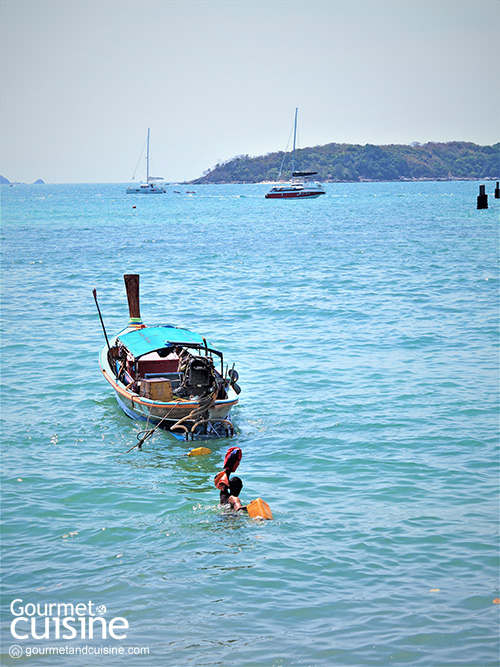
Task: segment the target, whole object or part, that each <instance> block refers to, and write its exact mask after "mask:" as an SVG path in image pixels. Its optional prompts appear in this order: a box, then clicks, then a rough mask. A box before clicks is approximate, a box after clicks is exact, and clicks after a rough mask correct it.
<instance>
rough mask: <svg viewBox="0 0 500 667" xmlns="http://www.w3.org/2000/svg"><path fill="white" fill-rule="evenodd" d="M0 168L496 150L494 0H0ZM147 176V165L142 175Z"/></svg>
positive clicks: (192, 166)
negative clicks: (401, 146) (361, 147)
mask: <svg viewBox="0 0 500 667" xmlns="http://www.w3.org/2000/svg"><path fill="white" fill-rule="evenodd" d="M0 12H1V30H2V46H1V94H2V106H1V151H2V154H1V158H2V160H1V173H2V174H3V175H4V176H6V177H7V178H8V179H9V180H11V181H24V182H33V181H34V180H36V179H37V178H42V179H43V180H44V181H46V182H51V183H64V182H123V183H126V182H128V181H129V180H130V179H131V177H132V175H133V173H134V170H135V168H136V165H137V162H138V160H139V157H140V153H141V149H142V147H143V145H144V142H145V138H146V134H147V128H148V127H150V128H151V163H152V171H153V172H154V173H155V175H159V176H163V177H164V178H165V179H167V180H169V181H178V180H187V179H193V178H196V177H197V176H199V175H201V173H202V172H203V171H204V170H205V169H208V168H209V167H212V166H214V165H215V164H217V162H219V161H223V160H228V159H230V158H232V157H234V156H236V155H240V154H249V155H261V154H265V153H268V152H272V151H276V150H284V149H285V146H286V143H287V140H288V137H289V134H290V129H291V126H292V123H293V115H294V111H295V107H296V106H297V107H299V141H300V146H302V147H305V146H314V145H317V144H325V143H330V142H339V143H342V142H345V143H359V144H366V143H372V144H387V143H406V144H408V143H411V142H413V141H419V142H422V143H424V142H427V141H452V140H466V141H473V142H476V143H478V144H491V143H495V142H497V141H499V139H500V121H499V118H500V104H499V95H500V93H499V90H500V85H499V84H500V80H499V65H500V47H499V42H500V39H499V30H500V3H499V2H498V0H472V1H469V0H431V1H427V0H347V1H344V0H300V1H298V2H296V1H294V0H264V1H260V0H250V1H247V0H241V1H238V0H221V1H215V0H200V1H198V0H181V1H178V0H1V2H0ZM144 177H145V160H142V161H141V163H140V169H139V171H138V172H137V178H144Z"/></svg>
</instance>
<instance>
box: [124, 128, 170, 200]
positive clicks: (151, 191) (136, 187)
mask: <svg viewBox="0 0 500 667" xmlns="http://www.w3.org/2000/svg"><path fill="white" fill-rule="evenodd" d="M134 177H135V174H134ZM132 180H134V179H133V178H132ZM161 180H163V179H162V178H161V177H160V176H150V175H149V127H148V141H147V151H146V182H145V183H131V184H130V185H129V187H128V188H127V190H126V192H127V194H128V195H132V194H145V195H156V194H163V193H164V192H166V190H165V188H164V187H163V185H161V184H160V185H157V184H156V183H155V181H161Z"/></svg>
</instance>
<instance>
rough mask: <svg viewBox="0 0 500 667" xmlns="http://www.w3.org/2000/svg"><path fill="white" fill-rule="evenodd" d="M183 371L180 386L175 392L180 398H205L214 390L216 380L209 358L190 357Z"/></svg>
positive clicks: (211, 361) (211, 360) (212, 363)
mask: <svg viewBox="0 0 500 667" xmlns="http://www.w3.org/2000/svg"><path fill="white" fill-rule="evenodd" d="M183 371H184V372H183V377H182V381H181V384H180V386H179V388H178V389H177V390H176V391H175V393H176V394H177V396H179V397H180V398H185V397H189V396H206V395H207V394H210V393H211V392H212V391H214V390H215V387H216V385H217V379H216V376H215V371H214V362H213V359H212V358H211V357H195V356H191V358H190V359H189V362H188V363H187V364H186V365H185V366H184V369H183Z"/></svg>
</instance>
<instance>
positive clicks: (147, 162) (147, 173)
mask: <svg viewBox="0 0 500 667" xmlns="http://www.w3.org/2000/svg"><path fill="white" fill-rule="evenodd" d="M146 183H149V127H148V148H147V151H146Z"/></svg>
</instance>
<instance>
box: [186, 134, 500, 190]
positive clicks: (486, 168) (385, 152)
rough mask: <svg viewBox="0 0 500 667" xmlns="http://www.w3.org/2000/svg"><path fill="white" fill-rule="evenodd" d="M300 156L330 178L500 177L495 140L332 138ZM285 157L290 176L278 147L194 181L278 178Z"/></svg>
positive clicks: (325, 178) (232, 162)
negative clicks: (489, 142) (349, 141)
mask: <svg viewBox="0 0 500 667" xmlns="http://www.w3.org/2000/svg"><path fill="white" fill-rule="evenodd" d="M283 157H285V159H284V160H283ZM295 161H296V165H297V164H298V165H300V169H301V170H302V171H317V172H318V180H321V181H324V182H358V181H399V180H420V179H427V180H449V179H478V178H488V179H498V178H500V143H497V144H495V145H493V146H478V145H477V144H474V143H471V142H463V141H453V142H449V143H427V144H418V143H415V144H413V145H411V146H407V145H396V144H391V145H389V146H374V145H372V144H366V145H365V146H360V145H357V144H335V143H332V144H325V145H323V146H314V147H312V148H302V149H299V150H297V151H296V154H295ZM282 162H283V163H284V167H283V173H282V180H288V179H290V177H291V173H290V170H291V153H287V154H286V155H284V153H283V152H276V153H268V154H267V155H263V156H259V157H250V156H248V155H238V156H237V157H235V158H232V159H231V160H228V161H226V162H224V163H222V164H217V165H216V166H215V167H213V168H212V169H209V170H207V171H206V172H204V174H203V175H202V176H201V177H200V178H197V179H195V180H194V181H191V183H196V184H198V183H259V182H262V181H275V180H277V178H278V175H279V171H280V167H281V164H282Z"/></svg>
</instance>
